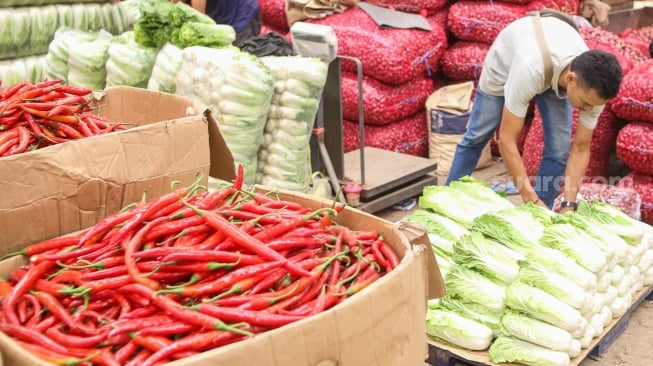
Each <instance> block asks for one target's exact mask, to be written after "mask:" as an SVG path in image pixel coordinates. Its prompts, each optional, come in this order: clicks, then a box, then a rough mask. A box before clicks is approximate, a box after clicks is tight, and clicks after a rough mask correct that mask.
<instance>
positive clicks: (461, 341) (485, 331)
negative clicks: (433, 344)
mask: <svg viewBox="0 0 653 366" xmlns="http://www.w3.org/2000/svg"><path fill="white" fill-rule="evenodd" d="M426 334H428V335H430V336H432V337H436V338H440V339H443V340H445V341H447V342H449V343H452V344H455V345H457V346H460V347H463V348H467V349H470V350H475V351H481V350H484V349H487V348H488V347H489V346H490V343H492V339H494V334H493V333H492V329H490V328H489V327H487V326H485V325H483V324H481V323H479V322H476V321H473V320H470V319H467V318H465V317H463V316H461V315H458V314H457V313H454V312H452V311H448V310H441V309H429V310H428V312H427V313H426Z"/></svg>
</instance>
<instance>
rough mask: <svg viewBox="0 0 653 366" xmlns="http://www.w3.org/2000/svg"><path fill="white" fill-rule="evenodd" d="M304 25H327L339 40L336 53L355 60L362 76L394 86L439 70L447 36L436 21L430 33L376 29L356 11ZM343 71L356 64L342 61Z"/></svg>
mask: <svg viewBox="0 0 653 366" xmlns="http://www.w3.org/2000/svg"><path fill="white" fill-rule="evenodd" d="M307 22H311V23H317V24H324V25H329V26H331V27H332V28H333V30H334V32H335V34H336V36H337V37H338V54H340V55H345V56H353V57H357V58H358V59H360V60H361V63H362V64H363V73H364V74H365V75H367V76H370V77H373V78H375V79H377V80H379V81H381V82H383V83H386V84H391V85H397V84H402V83H405V82H407V81H409V80H413V79H415V78H416V77H418V76H423V75H427V76H431V75H433V74H435V73H436V72H437V70H438V66H439V63H440V58H441V57H442V54H443V53H444V51H445V50H446V49H447V36H446V34H445V32H444V29H442V27H441V26H440V25H438V24H437V23H436V21H435V19H430V20H429V24H430V25H431V27H432V30H431V31H424V30H419V29H396V28H382V27H379V26H378V24H376V22H374V20H372V18H371V17H370V16H369V15H367V13H365V11H363V10H361V9H359V8H352V9H348V10H345V11H344V12H342V13H340V14H333V15H330V16H328V17H326V18H324V19H309V20H307ZM341 66H342V70H344V71H354V72H355V71H356V64H355V63H354V62H352V61H349V60H343V62H342V64H341Z"/></svg>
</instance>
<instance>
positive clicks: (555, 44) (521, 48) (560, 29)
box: [479, 16, 603, 129]
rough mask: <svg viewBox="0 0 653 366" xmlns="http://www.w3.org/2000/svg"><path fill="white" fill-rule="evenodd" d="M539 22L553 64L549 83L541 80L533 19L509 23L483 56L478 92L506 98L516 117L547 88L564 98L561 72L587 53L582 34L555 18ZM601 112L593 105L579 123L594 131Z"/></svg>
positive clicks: (584, 113)
mask: <svg viewBox="0 0 653 366" xmlns="http://www.w3.org/2000/svg"><path fill="white" fill-rule="evenodd" d="M541 19H542V29H543V33H544V38H545V40H546V43H547V46H548V48H549V54H550V55H551V63H552V65H553V78H552V80H549V81H548V82H547V81H545V80H544V65H543V63H542V54H541V52H540V48H539V45H538V42H537V37H536V36H535V29H534V26H533V17H528V16H527V17H524V18H521V19H518V20H516V21H514V22H512V23H511V24H509V25H508V26H507V27H506V28H504V29H503V30H502V31H501V33H499V35H498V36H497V38H496V40H495V41H494V43H493V44H492V46H491V47H490V50H489V51H488V54H487V56H486V57H485V62H484V64H483V72H482V73H481V78H480V80H479V87H480V88H481V90H483V91H484V92H485V93H487V94H490V95H496V96H503V97H505V104H506V108H508V110H509V111H510V112H511V113H513V114H514V115H516V116H518V117H525V116H526V111H527V109H528V105H529V103H530V101H531V100H532V99H533V97H535V96H536V95H538V94H541V93H543V92H544V91H546V90H547V89H549V88H553V91H555V93H556V95H557V96H558V97H559V98H565V97H566V95H567V94H566V92H565V91H563V90H558V78H559V77H560V73H561V72H562V71H563V70H564V68H565V67H567V65H569V64H570V63H571V61H572V60H573V59H574V57H576V56H577V55H579V54H581V53H583V52H585V51H587V50H588V48H587V45H586V44H585V42H584V41H583V38H582V37H581V35H580V34H579V33H578V32H576V30H574V29H573V28H572V27H571V26H569V25H568V24H566V23H565V22H564V21H562V20H560V19H557V18H554V17H542V18H541ZM602 110H603V106H596V107H594V108H592V109H591V110H590V111H580V115H579V121H580V123H582V124H583V125H584V126H585V127H587V128H589V129H594V127H596V122H597V119H598V117H599V115H600V114H601V111H602Z"/></svg>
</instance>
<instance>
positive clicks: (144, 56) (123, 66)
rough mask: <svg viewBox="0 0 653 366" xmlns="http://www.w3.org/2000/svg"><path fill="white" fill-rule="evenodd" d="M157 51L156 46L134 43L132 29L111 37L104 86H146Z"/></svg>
mask: <svg viewBox="0 0 653 366" xmlns="http://www.w3.org/2000/svg"><path fill="white" fill-rule="evenodd" d="M157 53H158V49H156V48H153V47H145V46H142V45H140V44H138V43H136V41H135V40H134V32H132V31H129V32H125V33H123V34H122V35H120V36H116V37H113V39H112V40H111V45H110V46H109V59H108V60H107V63H106V73H107V78H106V86H116V85H126V86H133V87H137V88H147V83H148V82H149V80H150V75H151V74H152V69H153V68H154V62H155V60H156V55H157Z"/></svg>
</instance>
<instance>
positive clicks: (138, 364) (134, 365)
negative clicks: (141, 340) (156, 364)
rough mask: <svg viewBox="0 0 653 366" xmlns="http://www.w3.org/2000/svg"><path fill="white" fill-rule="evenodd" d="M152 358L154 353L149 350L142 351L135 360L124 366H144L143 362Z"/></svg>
mask: <svg viewBox="0 0 653 366" xmlns="http://www.w3.org/2000/svg"><path fill="white" fill-rule="evenodd" d="M150 356H152V351H150V350H148V349H141V350H140V351H139V352H138V353H137V354H136V356H134V358H132V359H131V360H129V362H127V363H126V364H125V365H124V366H142V365H143V362H145V360H146V359H148V358H149V357H150Z"/></svg>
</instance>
